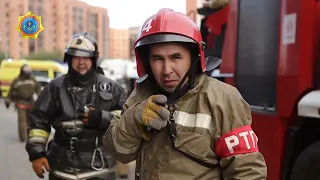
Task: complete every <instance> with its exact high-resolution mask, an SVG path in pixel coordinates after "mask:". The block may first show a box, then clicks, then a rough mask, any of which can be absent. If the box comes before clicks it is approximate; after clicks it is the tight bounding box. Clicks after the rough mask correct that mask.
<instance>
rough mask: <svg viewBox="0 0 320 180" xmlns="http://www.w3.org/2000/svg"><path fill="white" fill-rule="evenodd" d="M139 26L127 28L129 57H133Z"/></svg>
mask: <svg viewBox="0 0 320 180" xmlns="http://www.w3.org/2000/svg"><path fill="white" fill-rule="evenodd" d="M139 28H140V27H130V28H129V46H130V47H129V53H130V58H131V59H135V52H134V43H135V41H136V40H137V37H138V30H139Z"/></svg>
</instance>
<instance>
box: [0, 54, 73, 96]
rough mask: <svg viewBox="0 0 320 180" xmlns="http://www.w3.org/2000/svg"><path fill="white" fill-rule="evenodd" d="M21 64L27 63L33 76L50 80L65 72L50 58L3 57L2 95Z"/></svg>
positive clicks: (5, 92)
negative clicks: (24, 58) (23, 58)
mask: <svg viewBox="0 0 320 180" xmlns="http://www.w3.org/2000/svg"><path fill="white" fill-rule="evenodd" d="M23 64H28V65H29V66H30V67H31V69H32V72H33V75H34V76H35V77H40V78H47V79H49V80H52V79H54V78H56V77H58V76H60V75H63V74H65V73H66V72H67V70H66V68H65V67H63V66H62V65H61V64H60V63H58V62H56V61H50V60H20V59H4V60H2V61H1V65H0V91H1V95H2V97H6V96H7V94H8V91H9V87H10V84H11V82H12V81H13V80H14V78H16V77H17V76H18V75H19V74H20V68H21V66H22V65H23Z"/></svg>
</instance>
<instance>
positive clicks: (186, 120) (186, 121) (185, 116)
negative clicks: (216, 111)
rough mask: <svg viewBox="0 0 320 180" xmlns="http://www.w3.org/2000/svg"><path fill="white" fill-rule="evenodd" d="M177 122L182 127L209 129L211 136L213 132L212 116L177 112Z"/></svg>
mask: <svg viewBox="0 0 320 180" xmlns="http://www.w3.org/2000/svg"><path fill="white" fill-rule="evenodd" d="M175 121H176V123H177V124H180V125H181V126H186V127H198V128H204V129H208V130H209V132H210V133H211V134H212V131H213V127H212V116H211V115H208V114H203V113H197V114H190V113H186V112H183V111H176V115H175Z"/></svg>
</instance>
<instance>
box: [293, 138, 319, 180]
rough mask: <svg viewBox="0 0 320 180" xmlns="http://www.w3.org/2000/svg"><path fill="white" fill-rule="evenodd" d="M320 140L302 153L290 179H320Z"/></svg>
mask: <svg viewBox="0 0 320 180" xmlns="http://www.w3.org/2000/svg"><path fill="white" fill-rule="evenodd" d="M319 165H320V141H318V142H316V143H313V144H311V145H310V146H308V147H307V148H306V149H305V150H304V151H302V152H301V153H300V155H299V156H298V158H297V159H296V162H295V163H294V165H293V168H292V172H291V178H290V180H302V179H305V180H318V179H320V166H319Z"/></svg>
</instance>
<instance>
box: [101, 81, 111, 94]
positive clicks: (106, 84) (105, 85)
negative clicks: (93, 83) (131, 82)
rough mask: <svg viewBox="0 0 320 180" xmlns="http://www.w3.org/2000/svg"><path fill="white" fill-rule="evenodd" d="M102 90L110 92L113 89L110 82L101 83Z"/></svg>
mask: <svg viewBox="0 0 320 180" xmlns="http://www.w3.org/2000/svg"><path fill="white" fill-rule="evenodd" d="M100 90H101V91H103V92H109V91H110V90H111V86H110V84H109V83H101V84H100Z"/></svg>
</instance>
